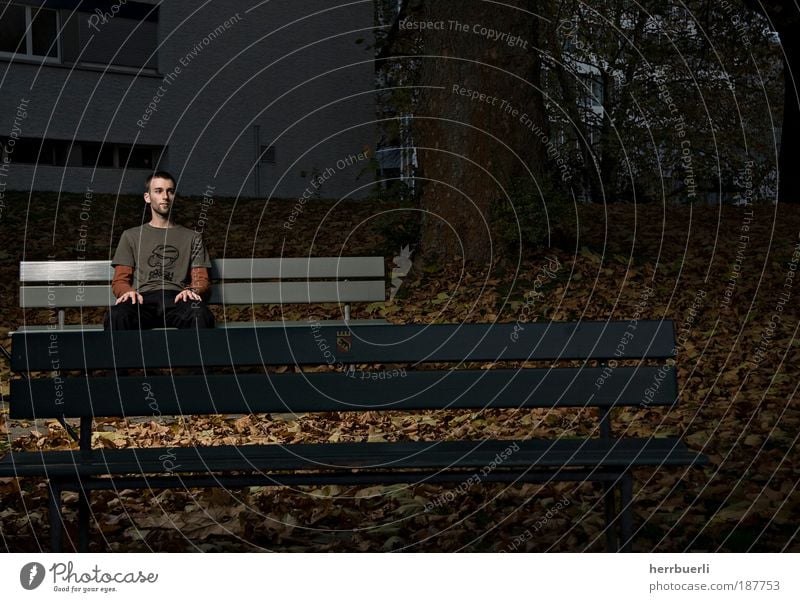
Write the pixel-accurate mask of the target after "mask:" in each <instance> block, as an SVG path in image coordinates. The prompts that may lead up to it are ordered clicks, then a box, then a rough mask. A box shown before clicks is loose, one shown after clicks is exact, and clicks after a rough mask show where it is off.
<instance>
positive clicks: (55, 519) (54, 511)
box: [50, 480, 64, 553]
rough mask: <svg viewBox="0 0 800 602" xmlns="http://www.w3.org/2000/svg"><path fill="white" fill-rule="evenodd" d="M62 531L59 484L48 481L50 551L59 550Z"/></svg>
mask: <svg viewBox="0 0 800 602" xmlns="http://www.w3.org/2000/svg"><path fill="white" fill-rule="evenodd" d="M63 533H64V523H63V517H62V516H61V486H60V485H57V484H55V483H53V481H52V480H51V481H50V551H51V552H54V553H59V552H61V540H62V535H63Z"/></svg>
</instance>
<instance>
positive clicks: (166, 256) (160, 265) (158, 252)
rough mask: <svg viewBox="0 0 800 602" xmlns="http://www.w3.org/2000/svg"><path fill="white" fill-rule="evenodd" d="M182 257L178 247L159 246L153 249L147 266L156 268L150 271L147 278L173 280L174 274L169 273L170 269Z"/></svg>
mask: <svg viewBox="0 0 800 602" xmlns="http://www.w3.org/2000/svg"><path fill="white" fill-rule="evenodd" d="M180 256H181V254H180V252H179V251H178V247H176V246H174V245H158V246H157V247H156V248H155V249H153V252H152V254H151V255H150V257H149V258H148V260H147V265H149V266H150V267H151V268H155V269H154V270H152V271H150V273H149V274H148V276H147V279H148V280H153V279H155V278H163V279H164V280H173V276H174V275H175V273H174V272H167V271H166V270H168V269H169V268H171V267H172V266H173V265H175V262H176V261H178V258H179V257H180Z"/></svg>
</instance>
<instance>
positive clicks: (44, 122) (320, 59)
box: [0, 0, 376, 198]
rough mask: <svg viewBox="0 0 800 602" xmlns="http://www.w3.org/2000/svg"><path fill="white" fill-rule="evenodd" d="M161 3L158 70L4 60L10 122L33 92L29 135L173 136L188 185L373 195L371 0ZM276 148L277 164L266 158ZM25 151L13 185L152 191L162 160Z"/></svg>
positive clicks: (0, 121) (26, 123)
mask: <svg viewBox="0 0 800 602" xmlns="http://www.w3.org/2000/svg"><path fill="white" fill-rule="evenodd" d="M253 6H256V8H255V9H252V10H251V7H253ZM159 10H160V14H159V21H158V40H159V43H160V46H159V49H158V54H157V72H151V73H145V74H140V75H134V74H132V73H120V72H118V70H114V69H112V68H109V69H108V70H105V71H104V70H103V69H99V68H92V69H90V68H86V67H85V66H78V67H73V66H72V65H69V66H67V65H41V64H36V63H34V62H30V63H24V62H21V61H18V60H14V61H10V60H8V59H6V60H2V59H0V88H2V95H0V133H2V135H8V134H9V133H10V132H11V131H12V128H13V127H14V125H15V124H14V120H15V116H16V115H17V113H18V112H17V111H16V108H17V107H18V106H19V103H20V102H21V100H26V101H27V103H26V105H25V107H26V111H25V113H26V117H25V118H24V119H22V120H20V119H19V117H18V116H17V117H16V120H17V124H16V126H17V130H18V132H19V135H20V136H23V137H28V138H49V139H61V140H90V141H109V142H117V143H132V142H135V143H137V144H150V145H159V146H166V147H167V149H168V150H167V153H166V156H165V157H163V159H162V161H161V163H160V166H161V167H163V168H166V169H169V170H170V171H172V172H173V173H174V174H175V175H176V176H177V177H178V187H179V191H180V192H182V193H183V194H193V195H199V194H203V192H204V191H208V190H210V189H211V190H213V191H214V194H215V195H216V196H237V195H240V196H249V197H252V196H257V197H263V198H268V197H269V196H278V197H290V198H292V197H299V196H302V195H303V194H304V193H306V191H307V190H308V191H310V192H311V193H313V195H314V196H321V197H334V198H338V197H341V196H344V195H348V194H353V193H354V191H355V190H356V189H357V188H359V187H364V188H362V190H361V191H360V192H358V191H355V193H354V194H355V196H363V195H364V194H365V193H366V192H367V189H368V186H366V187H365V185H368V184H369V182H371V181H372V179H373V177H372V176H371V170H370V165H369V161H367V160H364V159H363V157H364V156H365V151H366V152H367V154H371V152H372V151H373V147H374V142H375V139H376V138H375V131H376V130H375V127H374V124H373V121H374V119H375V111H374V94H373V88H374V86H373V81H374V67H373V63H372V56H373V55H372V51H371V49H370V46H371V41H372V32H371V27H372V22H373V12H372V10H373V9H372V3H371V2H362V3H358V4H355V5H351V6H344V7H336V6H335V5H333V6H332V5H331V3H329V2H326V1H325V0H306V1H304V2H293V1H290V0H277V1H276V0H273V1H272V2H267V3H262V4H261V5H260V6H259V5H258V3H253V2H250V1H247V2H245V1H239V0H224V1H215V2H213V3H212V2H208V3H206V4H205V5H201V4H198V3H196V2H191V1H189V0H170V2H163V3H161V4H160V9H159ZM315 13H319V14H315ZM86 15H87V13H82V17H83V18H85V17H86ZM98 27H99V28H100V29H102V27H103V26H102V25H101V24H100V25H98ZM85 29H86V28H85V24H84V30H85ZM357 29H360V30H361V31H353V30H357ZM106 38H108V36H106ZM104 43H108V40H107V39H106V40H105V41H104ZM155 100H157V101H158V102H157V103H155V102H154V101H155ZM151 103H152V104H151ZM148 106H150V107H151V108H150V109H148ZM153 107H154V108H155V109H156V110H152V108H153ZM270 145H273V146H274V149H275V163H274V164H273V163H265V162H259V161H258V160H257V156H258V154H259V152H260V149H261V148H262V146H270ZM359 154H361V157H359ZM11 158H12V163H11V167H10V169H9V172H8V178H7V180H8V181H7V188H8V189H18V190H31V189H33V190H65V191H75V192H84V191H85V190H86V189H87V188H91V189H92V190H94V191H95V192H112V193H115V192H118V191H119V192H125V193H130V192H140V191H141V188H142V183H141V181H142V179H143V176H144V175H146V173H148V171H149V170H127V171H123V170H122V169H113V168H98V169H93V168H91V167H82V166H77V165H73V166H67V167H55V166H46V165H39V166H35V165H30V164H27V165H26V164H22V163H19V162H13V155H12V157H11ZM312 181H313V182H314V184H316V185H317V186H316V187H315V186H314V185H313V184H312Z"/></svg>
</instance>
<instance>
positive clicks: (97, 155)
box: [81, 142, 114, 167]
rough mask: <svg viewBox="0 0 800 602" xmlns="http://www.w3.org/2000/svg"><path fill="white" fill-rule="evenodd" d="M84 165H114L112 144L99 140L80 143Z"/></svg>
mask: <svg viewBox="0 0 800 602" xmlns="http://www.w3.org/2000/svg"><path fill="white" fill-rule="evenodd" d="M81 150H82V155H83V158H82V162H83V166H84V167H114V145H113V144H101V143H99V142H84V143H82V144H81Z"/></svg>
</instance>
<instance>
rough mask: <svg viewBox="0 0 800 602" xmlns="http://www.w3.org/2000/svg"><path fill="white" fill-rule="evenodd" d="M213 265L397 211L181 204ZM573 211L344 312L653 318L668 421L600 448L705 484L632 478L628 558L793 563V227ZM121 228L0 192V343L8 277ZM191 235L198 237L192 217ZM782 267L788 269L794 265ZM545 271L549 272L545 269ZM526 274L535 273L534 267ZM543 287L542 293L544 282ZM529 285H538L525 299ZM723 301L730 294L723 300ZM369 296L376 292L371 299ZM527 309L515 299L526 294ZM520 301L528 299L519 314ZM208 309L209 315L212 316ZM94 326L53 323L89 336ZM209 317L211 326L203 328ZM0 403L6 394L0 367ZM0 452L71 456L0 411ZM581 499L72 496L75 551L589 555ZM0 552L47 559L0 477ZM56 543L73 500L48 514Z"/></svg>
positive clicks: (400, 493)
mask: <svg viewBox="0 0 800 602" xmlns="http://www.w3.org/2000/svg"><path fill="white" fill-rule="evenodd" d="M181 204H182V207H181V215H180V220H179V221H181V222H182V223H184V224H185V225H187V226H193V225H198V224H199V225H200V226H202V227H204V229H205V236H206V240H207V243H208V246H209V248H210V251H211V253H212V254H213V255H214V256H216V257H222V256H227V257H249V256H251V255H255V256H260V257H264V256H279V255H281V254H283V255H285V256H306V255H343V256H351V255H373V254H380V255H383V256H384V257H385V258H386V260H387V264H386V265H387V273H388V272H390V271H391V269H392V267H393V264H392V258H393V257H394V256H397V255H400V254H401V247H402V245H403V243H404V242H405V238H404V236H405V234H406V233H407V231H408V229H409V227H408V224H409V223H410V221H411V218H413V216H414V213H413V212H407V211H403V210H402V207H400V206H399V205H397V204H394V203H391V202H378V201H375V202H370V203H364V202H351V203H344V204H334V203H329V202H323V201H318V202H313V203H309V204H307V205H306V206H305V207H303V208H302V212H300V213H299V214H298V216H297V221H296V225H295V227H294V228H293V229H291V230H287V229H286V228H284V226H283V224H284V222H285V221H286V220H287V219H288V217H289V216H290V215H291V214H292V211H293V210H294V203H293V202H291V201H280V202H272V203H270V204H269V205H265V204H264V203H263V202H259V201H239V202H238V203H234V201H233V200H225V199H215V202H214V204H213V205H212V206H211V207H210V208H207V209H208V211H206V213H207V214H208V215H202V205H201V201H200V199H183V200H182V201H181ZM746 211H747V210H745V209H742V208H733V207H725V208H719V207H702V208H697V207H695V208H693V209H692V208H689V207H670V208H669V209H664V208H663V207H659V206H656V205H645V206H632V205H610V206H607V207H604V206H585V207H581V208H580V210H579V212H578V216H577V217H578V218H579V220H578V221H579V224H580V226H579V234H580V235H579V238H578V242H577V244H576V246H575V248H574V249H550V250H548V251H546V252H525V253H523V256H522V257H521V258H518V259H517V258H514V259H512V258H511V255H513V254H510V253H509V254H506V255H505V256H504V257H503V261H499V262H497V263H495V264H493V265H492V266H483V267H480V266H479V267H467V268H463V267H462V266H461V264H460V262H458V261H453V265H444V266H441V265H438V266H437V265H425V264H424V263H423V262H419V261H417V262H416V263H415V266H414V268H413V270H412V271H411V273H410V274H408V275H407V276H405V277H404V278H403V279H402V283H401V284H400V287H399V290H398V293H397V295H396V296H395V298H394V300H392V301H389V302H386V303H373V304H369V305H366V304H364V305H357V306H355V307H354V308H353V310H354V317H360V318H363V317H369V316H372V317H383V318H387V319H389V320H390V321H392V322H397V323H410V322H415V323H427V322H432V321H439V322H460V321H466V322H490V321H494V320H498V321H500V322H515V321H517V320H519V321H520V322H521V323H522V325H523V326H524V322H525V321H533V320H538V321H542V320H576V319H592V320H597V319H619V320H628V319H631V318H632V317H634V316H638V317H639V318H640V319H649V318H654V319H657V318H662V317H664V318H670V319H673V320H675V322H676V325H677V330H678V336H679V340H678V344H679V347H678V358H677V366H678V380H679V385H680V387H681V403H680V405H679V406H677V407H676V408H673V409H669V410H665V409H659V408H634V409H630V410H615V416H614V419H615V423H616V425H617V429H618V432H625V433H627V434H631V435H649V434H656V435H674V434H680V435H682V436H683V437H684V439H685V440H686V441H687V442H688V444H689V445H690V446H691V447H692V448H693V449H696V450H702V451H703V452H705V453H706V454H708V455H709V457H710V458H711V464H710V466H708V467H705V468H693V469H672V468H668V469H660V470H638V471H636V472H635V523H636V528H637V534H636V542H635V546H634V549H636V550H640V551H645V550H657V551H661V552H673V551H684V550H691V551H745V550H751V551H780V550H793V551H800V540H799V539H798V527H797V517H798V516H800V492H799V491H798V481H799V480H800V468H798V466H800V461H798V460H800V459H799V458H798V433H800V420H799V419H798V416H799V414H800V412H799V408H798V392H797V386H798V380H799V379H798V374H799V373H800V371H799V370H798V369H799V368H800V345H799V344H798V338H797V328H798V325H800V320H799V319H798V315H799V312H798V309H797V306H798V301H800V277H798V276H797V274H796V273H795V271H794V270H796V269H797V268H798V266H799V265H800V264H799V263H798V259H800V246H798V244H799V243H800V212H798V210H797V209H796V208H792V207H788V208H785V207H780V208H777V209H776V208H775V207H772V206H759V207H756V208H755V209H754V210H753V214H752V218H751V216H750V215H748V213H746ZM140 217H141V206H140V201H139V200H138V199H131V198H122V199H120V201H119V202H116V199H115V198H113V197H103V196H95V197H94V198H93V199H91V202H87V200H86V199H84V198H83V197H81V196H78V195H62V196H61V198H60V199H57V198H56V195H54V194H53V195H49V194H35V195H34V196H33V198H31V199H29V198H28V195H21V194H20V195H16V196H14V195H10V196H7V197H6V202H5V207H4V208H3V213H2V216H0V228H1V229H2V234H3V240H4V241H6V244H5V245H4V248H3V249H2V251H0V254H2V255H1V256H0V258H1V259H2V264H0V270H2V272H1V273H2V280H1V281H0V295H2V319H0V338H2V339H3V344H4V345H5V346H6V347H8V346H9V343H10V341H9V339H8V331H9V329H11V328H13V327H14V326H16V325H19V324H21V323H22V322H23V320H25V321H28V322H31V323H36V322H40V323H41V322H43V321H46V320H47V318H48V315H47V313H46V312H41V311H31V312H27V313H26V314H25V315H23V312H22V311H21V310H20V309H19V308H18V307H17V304H18V289H17V287H18V265H19V260H20V259H22V258H23V257H25V258H26V259H47V258H48V257H50V256H53V257H55V258H58V259H77V258H80V256H81V255H83V256H85V257H86V258H87V259H95V258H107V257H109V255H110V253H111V252H113V244H115V243H116V240H117V239H118V238H119V234H120V232H121V230H122V229H124V228H126V227H130V226H131V225H135V224H136V223H138V222H137V220H138V219H140ZM203 219H205V220H206V221H205V223H201V222H200V221H199V220H203ZM793 254H794V255H793ZM553 266H555V268H554V267H553ZM545 268H547V269H545ZM545 272H547V273H548V274H549V275H544V273H545ZM537 276H538V280H537ZM732 283H733V284H732ZM390 286H391V285H390V283H388V282H387V290H389V288H390ZM534 290H535V291H538V292H540V293H541V295H542V296H531V295H530V293H531V292H532V291H534ZM532 299H533V300H532ZM217 311H218V312H221V309H220V308H218V309H217ZM225 312H226V315H225V318H227V319H234V320H247V319H251V318H252V317H255V318H257V319H278V318H279V317H281V316H283V317H285V318H287V319H305V318H307V317H309V316H311V315H314V316H317V317H320V318H322V317H332V318H333V317H338V316H339V312H340V310H339V308H337V307H331V306H312V307H308V306H289V307H284V308H279V307H258V308H250V307H228V308H225ZM101 317H102V314H101V313H99V312H98V311H90V312H87V313H84V314H83V316H81V315H79V314H78V313H77V312H68V320H69V321H74V322H77V321H80V320H83V321H85V322H95V321H99V320H100V319H101ZM222 317H223V316H222V315H221V313H218V318H220V319H221V318H222ZM1 369H2V372H1V373H0V376H2V393H3V395H4V396H7V395H8V379H9V377H10V374H9V370H8V366H7V364H6V363H5V362H4V363H3V364H2V368H1ZM592 418H593V417H592V416H591V415H590V414H588V413H587V412H577V413H576V412H567V411H565V412H562V411H549V412H548V411H528V412H519V411H482V412H429V413H414V414H402V413H380V414H377V413H366V414H355V413H338V414H325V415H321V416H313V415H306V416H302V417H299V418H295V417H292V416H285V415H272V416H263V415H261V416H237V417H219V416H213V417H190V418H188V419H186V420H175V419H167V418H164V419H160V420H157V421H142V422H131V423H126V422H124V421H120V422H115V421H106V422H103V423H102V424H100V425H98V426H99V429H98V430H99V431H101V432H100V433H98V434H97V435H96V438H95V442H94V443H95V445H97V446H106V447H127V446H137V447H144V446H150V445H161V446H167V447H169V446H174V445H182V444H189V443H203V444H228V443H234V442H237V443H239V442H241V443H266V442H275V443H279V442H287V443H289V442H313V441H339V440H341V441H345V440H359V441H366V440H370V441H381V440H398V439H420V440H426V439H429V440H435V439H440V438H448V439H453V438H458V437H469V438H475V439H477V438H482V437H496V438H507V439H511V438H514V437H530V436H538V435H542V436H547V435H552V436H557V435H559V434H564V433H566V434H568V435H572V434H576V433H588V432H589V431H590V429H591V428H592ZM0 429H2V433H3V438H2V439H0V455H2V454H4V453H7V452H8V451H9V449H13V450H22V449H28V450H33V449H43V448H47V449H52V448H57V447H67V446H69V445H70V441H69V439H68V437H67V436H66V433H65V432H64V431H63V429H62V428H61V427H60V426H59V425H58V423H56V422H50V421H47V422H39V423H20V422H16V421H9V420H8V419H7V409H6V408H5V407H4V408H3V411H2V413H1V414H0ZM601 493H602V492H601V490H600V489H598V488H596V487H595V486H593V485H575V484H572V483H567V484H563V483H562V484H555V485H548V486H538V485H536V486H534V485H524V486H510V487H509V486H505V485H484V484H480V485H475V486H471V487H458V486H457V485H456V486H453V487H449V488H442V487H435V486H429V485H413V486H392V487H369V488H357V487H323V488H316V489H315V488H301V489H299V490H292V489H289V488H282V489H274V488H261V487H257V488H250V489H247V490H227V491H226V490H223V489H210V490H189V491H183V490H174V489H173V490H161V491H145V492H142V491H121V492H113V493H110V492H101V493H95V494H94V495H93V507H92V509H93V514H94V519H95V521H94V522H95V528H94V531H93V534H92V541H93V543H92V546H93V548H92V549H94V550H97V551H104V550H117V551H146V550H164V551H167V550H168V551H193V550H213V551H258V550H278V551H289V550H297V551H300V550H303V551H312V550H313V551H333V550H351V551H353V550H371V551H379V550H413V551H423V550H469V551H501V550H504V551H525V550H527V551H545V550H552V551H582V550H592V551H594V550H598V551H599V550H602V549H603V547H604V540H603V537H602V533H601V529H602V525H603V512H602V503H601ZM0 496H2V504H0V536H2V546H3V547H4V548H5V549H6V550H9V551H36V550H40V549H47V547H48V532H49V527H48V522H47V506H46V500H47V491H46V487H45V486H44V485H43V484H42V483H39V482H37V481H36V480H22V481H20V482H17V481H16V480H14V479H5V480H0ZM64 504H65V508H66V512H67V518H68V520H69V521H70V522H71V526H70V533H72V534H74V523H75V521H76V514H77V512H76V509H77V499H76V497H75V496H74V495H73V496H65V499H64Z"/></svg>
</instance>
